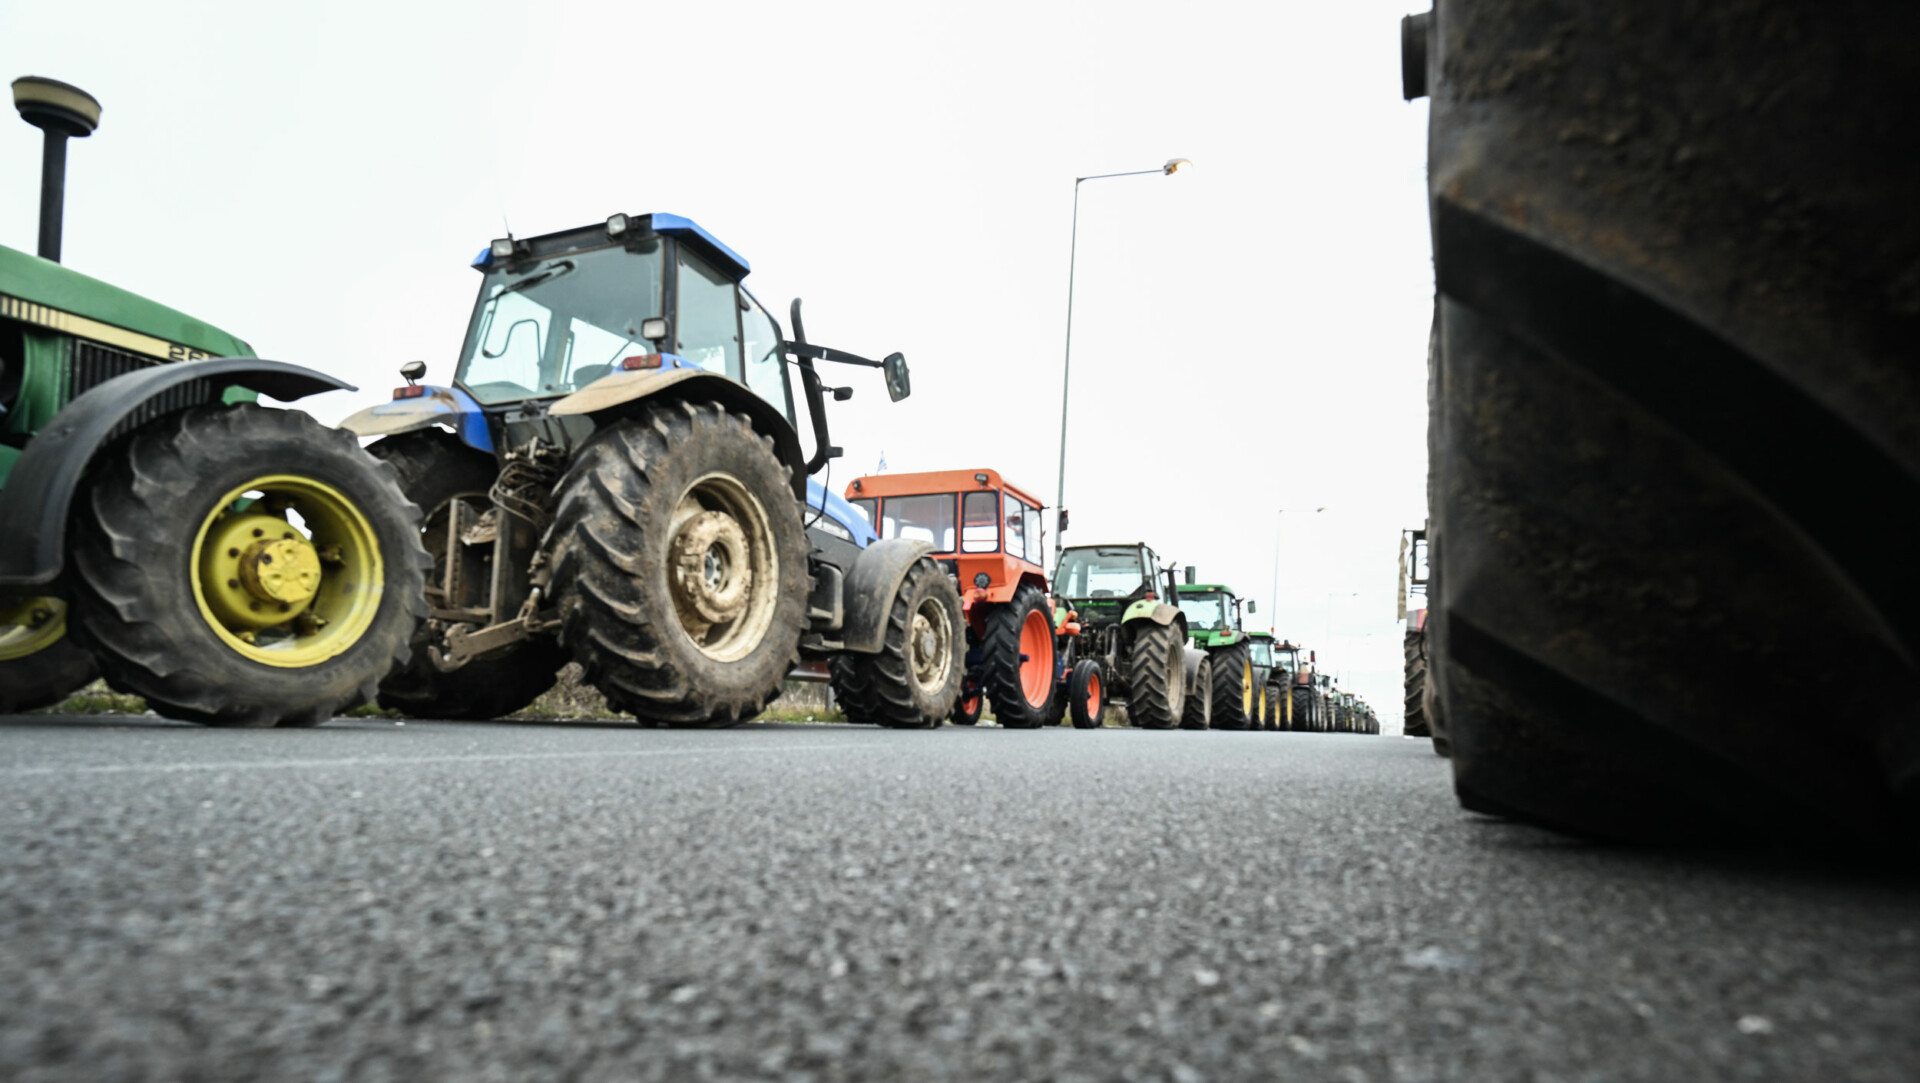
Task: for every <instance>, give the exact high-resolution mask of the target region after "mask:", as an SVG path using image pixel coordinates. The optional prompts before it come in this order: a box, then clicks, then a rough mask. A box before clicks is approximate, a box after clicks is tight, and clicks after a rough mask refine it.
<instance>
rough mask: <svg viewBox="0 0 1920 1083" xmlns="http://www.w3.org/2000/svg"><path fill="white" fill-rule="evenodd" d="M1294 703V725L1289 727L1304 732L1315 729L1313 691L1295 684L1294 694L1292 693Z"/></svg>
mask: <svg viewBox="0 0 1920 1083" xmlns="http://www.w3.org/2000/svg"><path fill="white" fill-rule="evenodd" d="M1292 704H1293V707H1292V709H1293V725H1292V726H1290V727H1288V728H1289V729H1294V730H1298V731H1300V732H1302V733H1305V732H1308V731H1310V730H1312V729H1313V693H1312V692H1310V691H1308V690H1307V689H1305V688H1301V687H1299V686H1298V685H1296V686H1294V689H1293V695H1292Z"/></svg>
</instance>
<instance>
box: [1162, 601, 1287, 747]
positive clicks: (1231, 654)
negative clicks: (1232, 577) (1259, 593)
mask: <svg viewBox="0 0 1920 1083" xmlns="http://www.w3.org/2000/svg"><path fill="white" fill-rule="evenodd" d="M1186 572H1187V576H1186V582H1185V583H1182V584H1181V585H1180V588H1179V599H1180V611H1181V612H1182V613H1184V614H1186V617H1187V627H1188V629H1189V630H1190V633H1191V635H1192V637H1193V646H1194V648H1195V649H1197V650H1200V651H1204V652H1205V653H1206V656H1207V661H1208V663H1209V670H1210V672H1209V674H1208V676H1209V687H1210V689H1211V691H1210V698H1211V700H1212V710H1213V718H1212V724H1213V728H1214V729H1221V730H1243V729H1248V728H1249V727H1252V728H1258V727H1260V726H1262V725H1264V724H1265V723H1264V721H1263V720H1262V719H1263V716H1264V715H1265V713H1266V711H1265V698H1266V683H1267V682H1266V678H1267V672H1270V671H1271V668H1272V667H1271V666H1268V667H1267V672H1256V671H1255V668H1254V664H1253V641H1252V637H1251V636H1250V635H1249V633H1247V632H1246V631H1245V630H1244V629H1242V627H1241V623H1240V610H1241V607H1242V605H1243V604H1244V606H1245V608H1246V611H1247V612H1249V613H1251V612H1253V611H1254V604H1253V600H1252V599H1251V598H1246V599H1243V598H1240V597H1239V596H1237V595H1235V594H1234V592H1233V591H1232V589H1231V588H1228V587H1226V586H1223V585H1221V584H1218V583H1197V582H1195V581H1194V580H1195V578H1196V573H1195V570H1194V569H1193V568H1191V567H1189V568H1188V569H1187V570H1186Z"/></svg>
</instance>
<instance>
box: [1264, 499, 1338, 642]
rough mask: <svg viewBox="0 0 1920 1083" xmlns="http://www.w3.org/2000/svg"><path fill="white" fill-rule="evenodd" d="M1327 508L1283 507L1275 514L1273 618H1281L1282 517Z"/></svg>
mask: <svg viewBox="0 0 1920 1083" xmlns="http://www.w3.org/2000/svg"><path fill="white" fill-rule="evenodd" d="M1326 510H1327V509H1325V508H1281V509H1280V512H1279V514H1278V515H1275V516H1274V522H1273V598H1272V601H1271V603H1270V604H1271V607H1272V619H1273V620H1279V619H1280V520H1281V518H1282V517H1284V516H1285V515H1286V514H1287V513H1288V512H1293V513H1294V514H1296V515H1302V514H1308V513H1311V514H1313V515H1318V514H1320V513H1321V512H1323V511H1326ZM1268 630H1269V631H1272V630H1273V626H1272V625H1268Z"/></svg>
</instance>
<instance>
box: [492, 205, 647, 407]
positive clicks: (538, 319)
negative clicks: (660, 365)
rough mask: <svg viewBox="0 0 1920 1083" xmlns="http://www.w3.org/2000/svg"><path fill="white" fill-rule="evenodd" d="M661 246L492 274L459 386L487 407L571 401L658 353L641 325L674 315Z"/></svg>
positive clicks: (599, 252) (569, 257) (572, 256)
mask: <svg viewBox="0 0 1920 1083" xmlns="http://www.w3.org/2000/svg"><path fill="white" fill-rule="evenodd" d="M660 251H661V249H660V242H659V241H657V240H655V241H647V242H644V243H642V244H640V245H638V246H637V247H636V248H635V249H632V250H630V249H627V248H621V247H611V248H599V249H593V250H589V251H584V252H569V253H567V254H566V255H564V256H557V257H555V258H553V259H548V260H541V261H540V262H537V263H532V264H524V265H520V266H515V267H496V268H493V269H490V270H488V271H487V277H486V280H485V281H484V282H482V283H481V286H480V299H479V301H478V302H477V304H476V305H475V307H474V311H473V320H472V322H471V323H470V324H469V326H468V328H467V344H466V348H465V349H464V350H463V351H462V353H461V355H460V367H459V368H458V369H456V370H455V371H454V380H455V381H456V382H457V383H459V384H460V386H462V387H464V388H466V389H467V391H468V392H469V393H471V394H472V395H473V397H474V398H476V399H478V400H480V401H481V402H484V403H501V402H513V401H516V400H519V399H527V398H542V397H546V396H551V395H564V394H567V393H569V392H573V391H577V390H579V389H580V388H583V387H585V386H587V385H588V384H590V383H592V382H593V381H595V380H598V379H599V378H600V377H602V376H605V375H606V374H607V373H609V372H612V371H613V370H614V369H615V368H617V367H619V364H620V362H621V361H622V360H624V359H625V358H627V357H628V356H630V355H633V354H648V353H653V352H655V350H654V347H653V346H652V344H650V343H648V342H647V341H646V340H645V339H643V338H641V337H640V321H642V320H645V319H647V318H649V317H652V316H660V315H663V314H664V313H663V312H662V310H661V305H660V282H661V276H662V273H663V271H664V268H663V266H662V262H661V258H660Z"/></svg>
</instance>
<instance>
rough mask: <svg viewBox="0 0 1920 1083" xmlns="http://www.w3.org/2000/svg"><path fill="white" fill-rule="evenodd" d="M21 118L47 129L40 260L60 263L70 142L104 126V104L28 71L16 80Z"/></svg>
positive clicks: (15, 101) (42, 171) (16, 103)
mask: <svg viewBox="0 0 1920 1083" xmlns="http://www.w3.org/2000/svg"><path fill="white" fill-rule="evenodd" d="M13 107H14V108H15V109H18V110H19V111H20V119H22V120H24V121H26V122H27V123H28V124H31V125H33V126H34V127H36V128H39V129H40V130H41V131H43V132H45V133H47V135H46V145H45V147H44V148H43V151H42V154H41V157H40V258H41V259H50V260H52V261H53V262H55V263H58V262H60V223H61V220H62V218H63V217H64V216H65V214H66V201H67V140H68V139H71V138H80V139H84V138H86V137H87V136H90V135H92V134H93V130H94V129H95V128H98V127H99V126H100V102H99V101H98V100H96V99H95V98H94V96H93V95H91V94H89V93H87V92H86V91H84V90H81V89H80V88H79V87H77V86H73V85H72V84H69V83H63V82H61V81H60V80H58V79H44V78H41V77H40V76H38V75H23V76H21V77H20V78H18V79H15V80H14V81H13Z"/></svg>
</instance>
